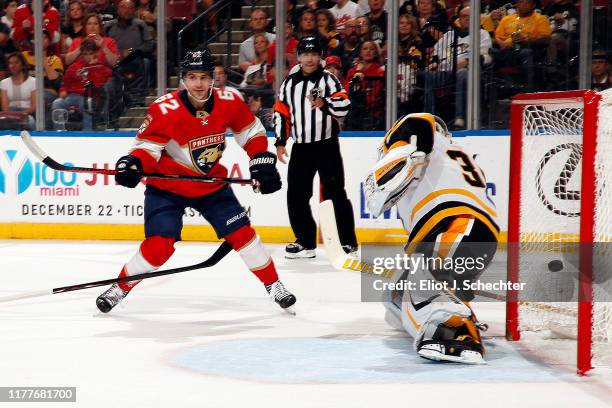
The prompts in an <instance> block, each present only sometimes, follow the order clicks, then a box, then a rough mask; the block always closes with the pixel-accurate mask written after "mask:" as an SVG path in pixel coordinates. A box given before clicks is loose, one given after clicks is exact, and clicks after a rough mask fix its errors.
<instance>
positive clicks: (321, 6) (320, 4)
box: [297, 0, 336, 14]
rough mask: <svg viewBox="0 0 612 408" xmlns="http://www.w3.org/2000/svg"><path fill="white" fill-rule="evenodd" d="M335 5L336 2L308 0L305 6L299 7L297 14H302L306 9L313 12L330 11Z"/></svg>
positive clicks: (330, 0) (331, 0)
mask: <svg viewBox="0 0 612 408" xmlns="http://www.w3.org/2000/svg"><path fill="white" fill-rule="evenodd" d="M335 5H336V2H335V0H306V4H304V5H303V6H301V7H298V9H297V13H298V14H300V13H301V12H302V11H304V10H306V9H310V10H313V11H319V10H329V9H330V8H332V7H334V6H335Z"/></svg>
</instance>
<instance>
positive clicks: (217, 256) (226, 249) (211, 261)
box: [0, 241, 232, 303]
mask: <svg viewBox="0 0 612 408" xmlns="http://www.w3.org/2000/svg"><path fill="white" fill-rule="evenodd" d="M231 250H232V246H231V245H230V244H229V243H228V242H227V241H224V242H223V243H222V244H221V245H220V246H219V247H218V248H217V250H216V251H215V252H214V253H213V254H212V255H211V256H210V257H209V258H208V259H206V260H205V261H203V262H200V263H197V264H195V265H189V266H181V267H179V268H172V269H165V270H163V271H155V272H146V273H139V274H137V275H130V276H124V277H123V278H114V279H105V280H101V281H95V282H87V283H80V284H77V285H71V286H62V287H59V288H53V289H46V290H37V291H33V292H26V293H21V294H17V295H10V296H4V297H0V303H3V302H10V301H14V300H19V299H29V298H35V297H40V296H46V295H55V294H57V293H64V292H72V291H75V290H81V289H89V288H95V287H98V286H106V285H111V284H113V283H119V282H130V281H134V280H141V279H150V278H155V277H158V276H164V275H172V274H175V273H180V272H187V271H193V270H195V269H201V268H210V267H211V266H214V265H216V264H217V263H219V261H220V260H221V259H223V258H224V257H225V255H227V254H228V253H230V251H231Z"/></svg>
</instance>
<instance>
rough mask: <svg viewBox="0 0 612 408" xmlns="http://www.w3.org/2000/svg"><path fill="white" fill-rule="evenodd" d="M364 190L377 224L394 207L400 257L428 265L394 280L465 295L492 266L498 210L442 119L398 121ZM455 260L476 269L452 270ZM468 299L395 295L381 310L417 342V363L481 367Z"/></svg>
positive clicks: (450, 295) (443, 293)
mask: <svg viewBox="0 0 612 408" xmlns="http://www.w3.org/2000/svg"><path fill="white" fill-rule="evenodd" d="M365 184H366V192H365V193H366V205H367V208H368V209H369V210H370V212H371V213H372V214H373V215H374V216H375V217H377V216H380V215H381V214H382V213H383V212H384V211H385V210H387V209H389V208H391V207H393V206H396V207H397V210H398V213H399V215H400V218H401V220H402V223H403V226H404V228H405V229H406V231H407V232H408V236H409V237H408V242H407V243H406V245H405V247H404V249H405V251H406V252H407V253H408V254H409V255H414V254H422V255H423V256H424V257H425V258H426V259H429V260H433V262H428V263H426V264H425V265H427V266H426V267H425V266H422V267H421V269H420V270H417V271H411V273H410V274H408V273H403V274H401V276H400V279H399V281H402V280H405V279H408V280H416V281H423V280H433V281H438V282H447V283H448V286H447V287H449V288H453V287H457V288H462V287H463V285H462V283H463V282H465V281H469V282H471V281H474V280H476V279H478V278H479V277H480V275H481V274H482V273H483V272H484V270H485V269H486V267H487V266H488V265H489V263H490V261H491V260H492V258H493V256H494V254H495V251H496V248H497V239H498V234H499V227H498V226H497V213H496V211H495V205H494V203H493V202H492V201H491V199H490V198H489V197H487V195H486V181H485V177H484V174H483V173H482V171H481V170H480V168H478V166H477V165H476V163H475V162H474V160H473V159H472V156H471V155H470V154H468V153H467V152H466V151H465V150H464V149H463V148H462V147H460V146H459V145H457V144H455V143H454V142H453V140H452V139H451V136H450V133H449V132H448V130H447V128H446V125H445V124H444V122H443V121H442V120H441V119H440V118H438V117H435V116H433V115H430V114H427V113H417V114H410V115H406V116H404V117H402V118H401V119H399V120H398V121H397V122H396V123H395V124H394V126H393V127H392V128H391V129H390V130H389V131H388V132H387V134H386V135H385V136H384V139H383V141H382V143H381V145H380V148H379V161H378V163H377V164H376V165H375V166H374V168H373V170H372V171H371V172H370V174H369V175H368V177H367V179H366V183H365ZM362 254H363V250H362ZM459 258H474V259H477V258H478V259H479V262H474V263H470V264H471V265H472V267H462V268H457V267H454V266H455V265H458V263H457V260H458V259H459ZM436 261H438V262H436ZM447 265H448V266H447ZM425 286H426V287H427V286H429V287H434V286H433V285H425ZM415 287H417V288H419V287H421V286H420V285H419V284H418V282H417V284H416V286H415ZM451 292H452V293H451ZM473 298H474V294H473V292H472V291H471V290H457V291H450V290H442V291H437V290H436V291H428V290H421V291H409V290H406V291H393V292H391V293H390V294H389V297H388V299H387V302H386V304H385V306H386V307H387V309H388V316H387V318H388V320H389V321H391V322H393V323H394V325H395V326H397V327H401V328H403V329H404V330H406V331H407V332H408V333H409V334H410V335H411V336H412V337H413V338H414V339H415V341H414V347H415V350H416V351H417V353H418V354H419V355H420V356H421V357H424V358H427V359H431V360H439V361H451V362H461V363H469V364H480V363H484V359H483V357H482V356H483V354H484V347H483V345H482V341H481V337H480V329H481V328H482V327H484V326H483V325H481V324H479V323H478V320H477V319H476V316H475V314H474V312H473V311H472V309H471V307H470V305H469V302H470V301H471V300H472V299H473Z"/></svg>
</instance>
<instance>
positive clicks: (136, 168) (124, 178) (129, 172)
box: [115, 154, 142, 188]
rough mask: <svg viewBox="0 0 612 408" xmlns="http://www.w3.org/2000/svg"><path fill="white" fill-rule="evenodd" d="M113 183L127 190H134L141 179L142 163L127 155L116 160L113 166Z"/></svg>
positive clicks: (136, 158)
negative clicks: (114, 172)
mask: <svg viewBox="0 0 612 408" xmlns="http://www.w3.org/2000/svg"><path fill="white" fill-rule="evenodd" d="M115 170H116V171H117V174H115V181H116V182H117V184H119V185H122V186H124V187H128V188H134V187H136V186H137V185H138V183H140V179H141V178H142V163H141V162H140V159H139V158H138V157H136V156H133V155H131V154H128V155H127V156H123V157H121V158H119V160H117V164H116V165H115Z"/></svg>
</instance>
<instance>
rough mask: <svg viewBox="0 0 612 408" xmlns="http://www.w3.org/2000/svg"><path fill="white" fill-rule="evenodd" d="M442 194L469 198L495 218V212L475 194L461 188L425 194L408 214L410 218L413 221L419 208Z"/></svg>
mask: <svg viewBox="0 0 612 408" xmlns="http://www.w3.org/2000/svg"><path fill="white" fill-rule="evenodd" d="M444 194H457V195H462V196H466V197H469V198H471V199H472V200H474V201H476V202H477V203H478V205H479V206H480V207H481V208H482V209H483V210H485V211H486V212H487V213H489V215H490V216H491V217H493V218H497V212H496V211H495V210H494V209H492V208H491V207H489V206H488V205H486V204H485V203H484V202H483V201H482V200H481V199H480V198H478V197H477V196H476V194H474V193H472V192H471V191H468V190H464V189H462V188H446V189H442V190H437V191H433V192H431V193H429V194H427V195H426V196H425V197H424V198H423V199H422V200H421V201H419V202H418V203H417V204H416V205H415V206H414V208H413V209H412V212H411V214H410V218H411V219H414V216H415V215H416V213H418V212H419V211H420V210H421V208H423V207H424V206H426V205H427V203H429V202H430V201H432V200H434V199H435V198H437V197H440V196H441V195H444ZM470 214H471V213H470Z"/></svg>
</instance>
